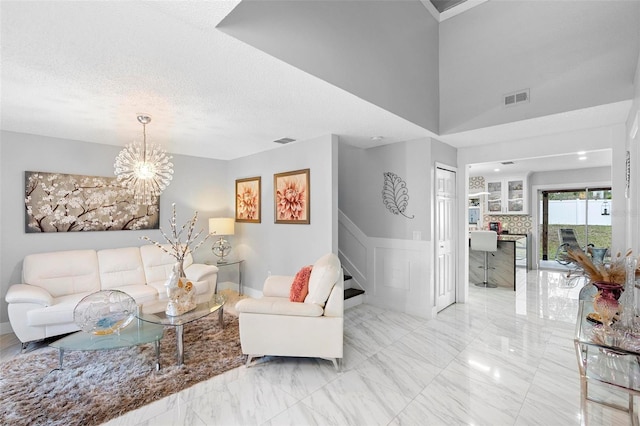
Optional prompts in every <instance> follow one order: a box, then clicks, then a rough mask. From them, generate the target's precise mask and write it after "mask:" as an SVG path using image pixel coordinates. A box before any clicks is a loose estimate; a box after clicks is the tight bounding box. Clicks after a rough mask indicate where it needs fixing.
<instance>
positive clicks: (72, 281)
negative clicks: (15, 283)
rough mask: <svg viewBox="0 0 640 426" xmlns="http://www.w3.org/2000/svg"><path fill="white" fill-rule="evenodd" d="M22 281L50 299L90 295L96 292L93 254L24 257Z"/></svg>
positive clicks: (71, 253)
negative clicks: (49, 296)
mask: <svg viewBox="0 0 640 426" xmlns="http://www.w3.org/2000/svg"><path fill="white" fill-rule="evenodd" d="M22 278H23V282H24V283H25V284H31V285H35V286H38V287H42V288H43V289H45V290H47V291H48V292H49V294H51V296H53V297H54V298H55V297H62V296H67V295H77V294H79V293H86V294H88V293H92V292H94V291H98V290H100V275H99V269H98V256H97V255H96V251H95V250H69V251H56V252H51V253H37V254H29V255H27V256H25V257H24V262H23V265H22Z"/></svg>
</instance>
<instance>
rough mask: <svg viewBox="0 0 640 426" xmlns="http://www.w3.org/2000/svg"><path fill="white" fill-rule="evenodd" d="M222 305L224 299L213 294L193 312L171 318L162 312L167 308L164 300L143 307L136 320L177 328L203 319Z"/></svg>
mask: <svg viewBox="0 0 640 426" xmlns="http://www.w3.org/2000/svg"><path fill="white" fill-rule="evenodd" d="M224 303H225V299H224V297H223V296H221V295H219V294H214V295H213V297H212V298H211V300H209V301H208V302H204V303H200V304H198V305H197V306H196V308H195V309H194V310H191V311H189V312H186V313H184V314H182V315H177V316H171V315H167V314H166V313H165V311H164V310H165V308H166V306H167V301H166V300H165V301H162V302H158V303H156V304H152V305H148V306H144V307H143V310H142V313H140V314H138V318H140V319H141V320H143V321H146V322H149V323H153V324H161V325H173V326H179V325H184V324H187V323H190V322H192V321H195V320H198V319H200V318H204V317H206V316H207V315H209V314H211V313H213V312H216V311H218V310H220V309H222V307H223V306H224Z"/></svg>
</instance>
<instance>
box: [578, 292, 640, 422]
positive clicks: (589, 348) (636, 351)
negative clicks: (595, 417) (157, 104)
mask: <svg viewBox="0 0 640 426" xmlns="http://www.w3.org/2000/svg"><path fill="white" fill-rule="evenodd" d="M590 312H593V304H592V303H591V302H585V301H584V300H581V301H580V305H579V309H578V318H577V321H576V333H575V338H574V344H575V349H576V357H577V359H578V370H579V372H580V396H581V398H580V399H581V401H580V402H581V403H580V411H581V413H582V419H583V421H584V419H586V408H587V401H591V402H593V403H596V404H601V405H605V406H607V407H610V408H613V409H616V410H620V411H624V412H626V413H628V414H629V418H630V421H631V424H632V425H634V426H635V425H638V417H637V415H636V412H635V410H634V401H633V399H634V396H639V395H640V347H639V346H638V344H637V342H631V343H632V344H631V345H628V344H624V345H621V344H619V343H618V342H617V341H616V339H614V338H613V337H614V336H613V335H611V338H612V339H611V342H609V341H607V342H602V341H600V340H599V339H595V338H594V332H593V331H594V327H595V326H594V324H592V323H590V322H589V321H588V320H587V315H588V314H589V313H590ZM620 343H622V342H620ZM627 343H629V342H627ZM590 382H596V383H600V384H604V385H607V386H610V387H612V388H615V389H619V390H621V391H624V392H627V393H628V396H629V399H628V405H627V406H626V407H625V406H621V405H618V404H613V403H610V402H608V401H603V400H600V399H596V398H593V397H591V396H589V383H590Z"/></svg>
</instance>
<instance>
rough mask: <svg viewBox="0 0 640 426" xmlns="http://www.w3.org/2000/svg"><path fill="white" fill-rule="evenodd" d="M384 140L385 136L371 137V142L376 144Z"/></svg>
mask: <svg viewBox="0 0 640 426" xmlns="http://www.w3.org/2000/svg"><path fill="white" fill-rule="evenodd" d="M382 139H384V136H371V140H372V141H374V142H378V141H381V140H382Z"/></svg>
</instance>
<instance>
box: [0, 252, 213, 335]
mask: <svg viewBox="0 0 640 426" xmlns="http://www.w3.org/2000/svg"><path fill="white" fill-rule="evenodd" d="M175 262H176V261H175V258H173V257H172V256H171V255H169V254H168V253H165V252H164V251H162V250H161V249H159V248H158V247H156V246H154V245H145V246H141V247H125V248H115V249H106V250H98V251H96V250H71V251H58V252H50V253H38V254H30V255H27V256H25V258H24V262H23V266H22V283H20V284H13V285H11V286H10V287H9V290H8V291H7V295H6V297H5V300H6V301H7V303H8V304H9V309H8V310H9V321H10V322H11V327H12V328H13V331H14V333H15V334H16V336H17V337H18V339H20V341H21V342H22V343H23V345H24V344H25V343H27V342H30V341H34V340H41V339H44V338H46V337H51V336H57V335H60V334H65V333H69V332H72V331H76V330H79V328H78V326H77V325H76V324H75V323H74V321H73V309H74V308H75V306H76V304H77V303H78V302H79V301H80V300H81V299H82V298H83V297H85V296H87V295H88V294H91V293H93V292H96V291H99V290H108V289H114V290H120V291H123V292H125V293H127V294H129V295H130V296H131V297H133V298H134V299H135V300H136V302H137V303H138V304H141V305H143V306H144V305H145V304H151V302H157V301H158V300H163V299H167V292H166V289H165V286H164V284H165V282H166V280H167V279H168V278H169V275H170V274H171V271H172V268H173V265H174V264H175ZM184 271H185V274H186V275H187V278H188V279H189V280H190V281H191V282H192V283H193V284H194V287H195V289H196V299H197V302H198V303H200V302H204V301H207V300H209V299H210V298H211V296H212V295H213V294H214V293H215V290H216V281H217V277H218V268H217V267H216V266H213V265H204V264H196V263H193V258H192V257H191V255H190V254H189V255H188V256H187V258H186V259H185V262H184ZM156 305H157V303H156Z"/></svg>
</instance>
